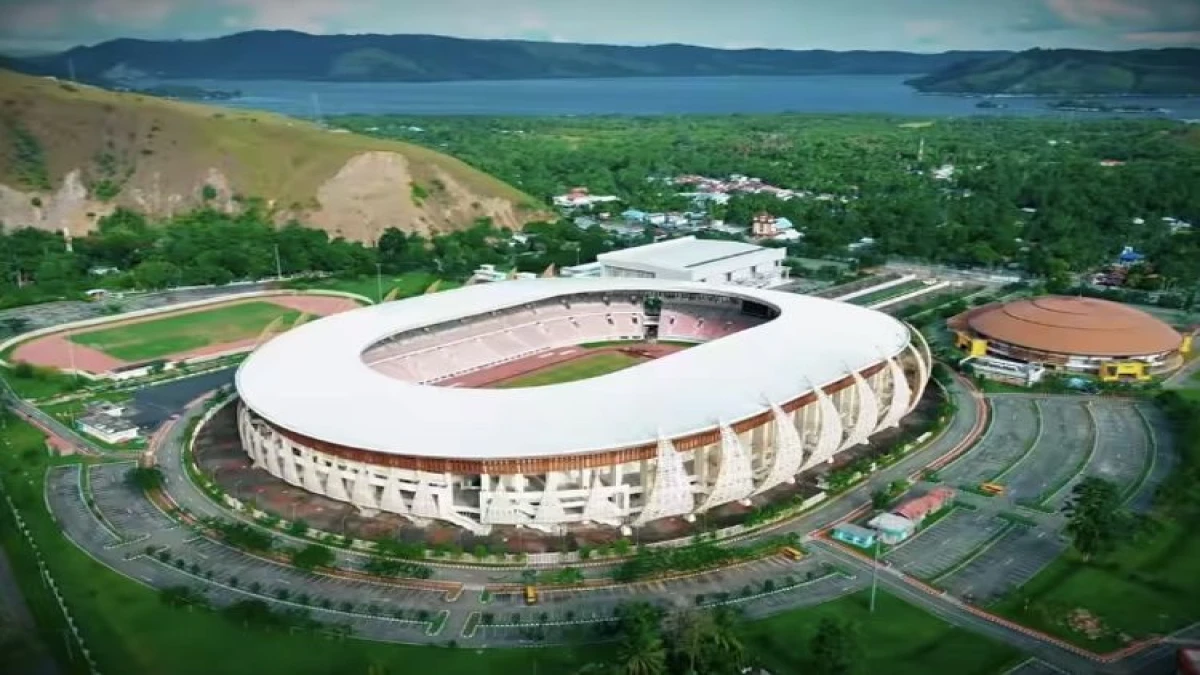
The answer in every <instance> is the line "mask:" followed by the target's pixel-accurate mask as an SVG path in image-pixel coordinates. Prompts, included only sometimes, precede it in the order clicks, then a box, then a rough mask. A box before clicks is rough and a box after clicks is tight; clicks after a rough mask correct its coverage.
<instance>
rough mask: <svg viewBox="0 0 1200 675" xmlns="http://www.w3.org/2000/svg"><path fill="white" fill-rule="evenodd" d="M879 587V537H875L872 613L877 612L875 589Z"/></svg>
mask: <svg viewBox="0 0 1200 675" xmlns="http://www.w3.org/2000/svg"><path fill="white" fill-rule="evenodd" d="M878 587H879V538H878V537H876V538H875V559H874V561H873V563H872V565H871V614H874V613H875V589H876V588H878Z"/></svg>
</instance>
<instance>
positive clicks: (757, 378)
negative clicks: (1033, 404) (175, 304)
mask: <svg viewBox="0 0 1200 675" xmlns="http://www.w3.org/2000/svg"><path fill="white" fill-rule="evenodd" d="M603 291H611V292H620V291H657V292H670V291H677V292H691V293H706V294H713V295H723V296H732V297H740V298H746V299H752V300H757V301H761V302H764V303H767V304H770V305H774V306H775V307H777V308H778V309H779V310H780V315H779V317H778V318H776V319H774V320H772V321H768V322H766V323H763V324H761V325H758V326H755V327H752V328H748V329H746V330H743V331H740V332H738V333H734V334H732V335H729V336H726V337H722V338H720V339H717V340H714V341H712V342H707V343H704V344H701V345H698V346H696V347H693V348H692V349H688V350H685V351H681V352H677V353H674V354H671V355H669V356H666V357H664V358H661V359H657V360H653V361H648V362H646V363H643V364H639V365H636V366H634V367H631V368H627V369H625V370H621V371H617V372H615V373H610V374H607V375H603V376H600V377H594V378H591V379H586V380H578V381H575V382H567V383H563V384H555V385H547V386H541V387H526V388H514V389H472V388H460V387H440V386H435V385H420V384H415V383H409V382H403V381H400V380H396V379H394V378H392V377H389V376H387V375H384V374H382V373H379V372H377V371H375V370H372V369H371V368H370V367H368V366H367V365H366V364H364V363H363V361H362V358H361V354H362V352H363V351H365V350H366V349H367V348H368V347H370V346H371V345H373V344H375V343H376V342H379V341H380V340H382V339H384V338H386V337H388V336H390V335H393V334H395V333H399V332H402V331H405V330H411V329H414V328H419V327H422V326H426V325H431V324H435V323H439V322H442V321H447V320H451V319H455V318H459V317H465V316H472V315H477V314H481V313H484V312H488V311H492V310H498V309H504V308H507V307H514V306H518V305H522V304H526V303H530V302H537V301H543V300H547V299H551V298H555V297H558V296H562V295H569V294H572V293H588V292H603ZM908 343H909V332H908V329H907V327H906V326H905V325H904V324H902V323H901V322H899V321H897V320H896V319H893V318H892V317H890V316H887V315H885V314H881V313H879V312H875V311H872V310H868V309H865V308H862V307H857V306H854V305H850V304H846V303H841V302H835V301H832V300H824V299H820V298H813V297H810V296H804V295H794V294H791V293H783V292H778V291H766V290H758V289H749V288H739V287H726V286H712V285H708V284H696V283H688V282H675V281H660V280H653V279H529V280H520V281H503V282H497V283H491V284H482V285H476V286H468V287H464V288H460V289H456V290H451V291H443V292H440V293H433V294H429V295H422V296H418V297H415V298H410V299H407V300H401V301H397V302H390V303H384V304H382V305H376V306H372V307H363V308H361V309H356V310H352V311H349V312H344V313H341V314H335V315H333V316H329V317H326V318H323V319H319V320H317V321H314V322H312V323H308V324H305V325H303V326H300V327H298V328H296V329H294V330H292V331H289V332H287V333H284V334H283V335H280V336H278V337H276V338H274V339H272V340H271V341H269V342H267V343H266V344H264V345H263V346H262V347H260V348H259V349H258V350H257V351H255V352H254V353H253V354H251V356H250V357H249V358H248V359H247V360H246V361H245V362H244V363H243V364H242V366H241V368H240V369H239V370H238V373H237V388H238V392H239V393H240V395H241V397H242V400H243V401H244V402H245V404H246V405H247V406H249V407H250V409H251V410H253V411H254V412H256V413H257V414H258V415H260V416H262V417H263V418H265V419H267V420H269V421H270V422H272V423H274V424H275V425H277V426H279V427H282V428H284V429H288V430H291V431H294V432H296V433H299V434H302V435H304V436H308V437H310V438H315V439H318V440H323V441H327V442H330V443H336V444H339V445H344V446H349V447H353V448H362V449H365V450H373V451H377V452H382V453H389V454H398V455H410V456H424V457H441V458H455V459H474V460H479V459H502V458H521V457H548V456H561V455H570V454H580V453H587V452H594V451H601V450H609V449H614V448H622V447H629V446H636V445H641V444H645V443H651V442H655V441H656V440H657V439H658V438H660V437H661V436H665V437H669V438H677V437H680V436H684V435H687V434H691V433H695V432H699V431H704V430H708V429H713V428H714V427H716V426H717V425H718V424H722V423H724V424H732V423H734V422H738V421H740V420H742V419H746V418H748V417H751V416H753V415H756V414H759V413H761V412H763V411H764V410H767V409H768V406H769V404H770V403H783V402H785V401H788V400H791V399H794V398H796V397H797V396H800V395H802V394H804V393H806V392H808V391H810V390H811V389H812V388H813V387H815V386H818V385H820V386H824V385H827V384H830V383H832V382H835V381H837V380H840V379H842V378H844V377H846V376H847V375H848V374H849V370H850V369H854V370H859V371H860V370H862V369H864V368H867V367H869V366H871V365H873V364H876V363H878V362H880V361H882V360H883V359H885V358H888V357H891V356H895V355H897V354H899V353H900V352H901V351H903V350H904V348H905V347H906V346H907V345H908Z"/></svg>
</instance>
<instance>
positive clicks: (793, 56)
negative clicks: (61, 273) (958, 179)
mask: <svg viewBox="0 0 1200 675" xmlns="http://www.w3.org/2000/svg"><path fill="white" fill-rule="evenodd" d="M1008 53H1009V52H995V51H963V52H945V53H941V54H916V53H909V52H894V51H850V52H834V51H824V50H810V51H792V50H784V49H740V50H730V49H714V48H709V47H695V46H690V45H681V44H666V45H653V46H646V47H630V46H616V45H596V44H579V43H570V42H533V41H527V40H475V39H462V38H452V37H443V36H437V35H309V34H307V33H300V32H296V31H250V32H245V33H237V34H234V35H228V36H225V37H219V38H211V39H205V40H160V41H156V40H133V39H119V40H112V41H109V42H103V43H100V44H97V45H93V46H87V47H75V48H73V49H70V50H67V51H65V52H62V53H60V54H52V55H46V56H38V57H27V58H24V59H8V65H7V66H6V67H9V68H12V69H14V70H19V71H22V72H26V73H29V74H36V75H54V76H57V77H60V78H62V77H67V76H69V75H71V74H72V73H73V74H74V76H75V77H77V78H79V79H80V80H84V81H97V80H101V79H108V80H120V79H131V80H137V79H152V80H155V81H163V80H186V79H212V80H227V81H228V80H308V81H344V82H352V81H359V82H373V81H375V82H435V81H449V80H517V79H562V78H599V77H604V78H609V77H711V76H731V75H911V74H913V73H928V72H933V71H937V70H941V69H943V68H946V67H948V66H951V65H953V64H956V63H960V62H962V61H974V60H979V59H988V58H993V57H997V56H1003V55H1006V54H1008Z"/></svg>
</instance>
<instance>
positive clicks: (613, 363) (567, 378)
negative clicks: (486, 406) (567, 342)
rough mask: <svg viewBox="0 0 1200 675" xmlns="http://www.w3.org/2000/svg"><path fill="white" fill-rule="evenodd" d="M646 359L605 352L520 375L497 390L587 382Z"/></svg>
mask: <svg viewBox="0 0 1200 675" xmlns="http://www.w3.org/2000/svg"><path fill="white" fill-rule="evenodd" d="M643 361H645V359H643V358H640V357H637V356H630V355H629V354H622V353H620V352H604V353H603V354H592V355H590V356H584V357H581V358H578V359H575V360H573V361H567V362H566V363H559V364H555V365H553V366H546V367H545V368H542V369H540V370H535V371H533V372H532V373H526V374H525V375H518V376H517V377H514V378H512V379H510V380H504V381H502V382H498V383H496V384H495V385H493V386H494V388H496V389H515V388H517V387H541V386H544V385H547V384H562V383H563V382H574V381H575V380H586V379H588V378H589V377H599V376H600V375H607V374H608V373H615V372H616V371H618V370H624V369H626V368H628V367H630V366H635V365H637V364H639V363H642V362H643Z"/></svg>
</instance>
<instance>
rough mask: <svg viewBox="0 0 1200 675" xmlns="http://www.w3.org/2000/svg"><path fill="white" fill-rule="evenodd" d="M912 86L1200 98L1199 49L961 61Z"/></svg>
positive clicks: (1045, 53) (1032, 53)
mask: <svg viewBox="0 0 1200 675" xmlns="http://www.w3.org/2000/svg"><path fill="white" fill-rule="evenodd" d="M908 83H909V84H910V85H911V86H913V87H915V88H916V89H917V90H919V91H925V92H936V93H954V94H1024V95H1030V94H1036V95H1073V94H1122V95H1167V96H1171V95H1181V94H1200V49H1140V50H1134V51H1125V52H1098V51H1090V50H1079V49H1031V50H1029V51H1024V52H1020V53H1017V54H1012V55H1009V56H1006V57H1002V58H988V59H975V60H966V61H962V62H959V63H956V64H952V65H950V66H947V67H946V68H943V69H941V70H939V71H936V72H933V73H931V74H928V75H925V76H923V77H918V78H915V79H912V80H909V81H908Z"/></svg>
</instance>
